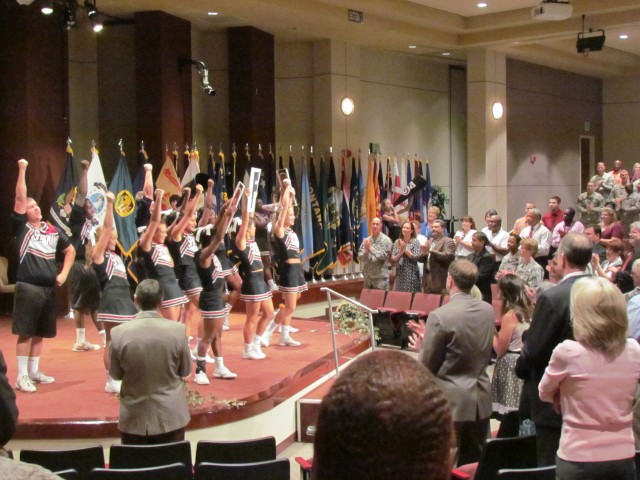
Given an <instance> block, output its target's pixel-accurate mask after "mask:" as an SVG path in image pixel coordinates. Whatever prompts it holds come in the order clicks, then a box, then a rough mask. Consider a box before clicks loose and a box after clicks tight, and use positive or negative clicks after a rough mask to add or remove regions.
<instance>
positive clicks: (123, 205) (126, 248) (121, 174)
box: [109, 152, 138, 259]
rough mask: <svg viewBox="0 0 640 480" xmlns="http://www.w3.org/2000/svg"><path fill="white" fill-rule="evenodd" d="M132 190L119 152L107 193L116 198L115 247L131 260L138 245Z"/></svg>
mask: <svg viewBox="0 0 640 480" xmlns="http://www.w3.org/2000/svg"><path fill="white" fill-rule="evenodd" d="M132 190H133V187H132V184H131V176H130V175H129V167H128V166H127V160H126V159H125V158H124V152H120V160H119V162H118V168H117V169H116V173H115V174H114V175H113V179H112V180H111V183H110V184H109V191H110V192H113V194H114V195H115V196H116V202H115V204H114V205H113V217H114V220H115V224H116V231H117V232H118V241H117V243H116V245H117V247H118V249H119V250H120V252H121V253H122V256H123V257H124V258H125V259H126V258H131V255H132V254H133V250H134V249H135V247H136V245H137V244H138V234H137V232H136V224H135V215H134V213H135V211H136V199H135V196H134V195H133V191H132Z"/></svg>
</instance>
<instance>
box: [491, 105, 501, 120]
mask: <svg viewBox="0 0 640 480" xmlns="http://www.w3.org/2000/svg"><path fill="white" fill-rule="evenodd" d="M503 114H504V108H503V106H502V103H500V102H493V105H491V115H493V118H495V119H496V120H500V119H501V118H502V115H503Z"/></svg>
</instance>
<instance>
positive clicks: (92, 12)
mask: <svg viewBox="0 0 640 480" xmlns="http://www.w3.org/2000/svg"><path fill="white" fill-rule="evenodd" d="M84 9H85V10H86V11H87V17H89V18H93V17H95V16H96V15H97V14H98V9H97V8H96V3H95V1H94V2H93V3H91V1H90V0H85V1H84Z"/></svg>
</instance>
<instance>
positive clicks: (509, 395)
mask: <svg viewBox="0 0 640 480" xmlns="http://www.w3.org/2000/svg"><path fill="white" fill-rule="evenodd" d="M498 289H499V291H500V296H501V297H502V310H501V312H500V331H499V332H496V334H495V336H494V337H493V349H494V350H495V352H496V355H497V357H498V360H497V361H496V366H495V368H494V370H493V378H492V380H491V398H492V401H493V411H494V412H497V413H499V414H502V415H503V414H505V413H507V412H510V411H514V410H518V406H519V405H520V394H521V393H522V385H523V384H524V381H523V380H520V379H519V378H518V377H517V376H516V373H515V368H516V361H517V360H518V357H519V356H520V349H521V348H522V334H523V333H524V332H525V330H527V329H528V328H529V325H530V322H531V315H532V313H533V306H532V304H531V301H530V300H529V297H527V293H526V286H525V283H524V282H523V281H522V280H521V279H520V278H519V277H517V276H516V275H514V274H513V273H507V274H505V275H503V276H502V278H500V280H499V281H498Z"/></svg>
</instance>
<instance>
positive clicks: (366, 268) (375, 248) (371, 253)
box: [358, 217, 392, 290]
mask: <svg viewBox="0 0 640 480" xmlns="http://www.w3.org/2000/svg"><path fill="white" fill-rule="evenodd" d="M371 229H372V232H373V234H372V235H370V236H368V237H367V238H365V239H364V240H363V241H362V245H360V250H359V251H358V255H359V258H360V261H361V262H362V273H363V275H364V288H376V289H378V290H389V255H390V254H391V247H392V244H391V239H390V238H389V237H387V236H386V235H385V234H384V233H382V220H380V219H379V218H378V217H375V218H374V219H373V221H372V222H371Z"/></svg>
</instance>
